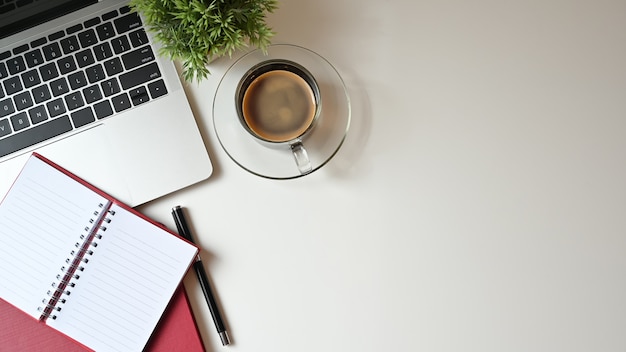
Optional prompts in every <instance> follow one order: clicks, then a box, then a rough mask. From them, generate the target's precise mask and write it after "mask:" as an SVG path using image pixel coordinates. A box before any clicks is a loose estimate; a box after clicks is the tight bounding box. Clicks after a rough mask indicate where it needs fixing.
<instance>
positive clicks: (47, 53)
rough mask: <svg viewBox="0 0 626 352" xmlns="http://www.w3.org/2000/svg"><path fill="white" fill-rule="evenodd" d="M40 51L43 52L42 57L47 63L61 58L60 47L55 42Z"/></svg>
mask: <svg viewBox="0 0 626 352" xmlns="http://www.w3.org/2000/svg"><path fill="white" fill-rule="evenodd" d="M41 50H43V56H44V57H45V58H46V60H48V61H51V60H56V59H58V58H60V57H61V47H60V46H59V43H57V42H53V43H50V44H48V45H46V46H44V47H43V48H41Z"/></svg>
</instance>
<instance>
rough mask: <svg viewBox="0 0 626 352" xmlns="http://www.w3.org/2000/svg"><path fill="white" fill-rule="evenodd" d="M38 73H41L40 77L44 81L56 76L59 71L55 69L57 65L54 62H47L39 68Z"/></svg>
mask: <svg viewBox="0 0 626 352" xmlns="http://www.w3.org/2000/svg"><path fill="white" fill-rule="evenodd" d="M39 73H40V74H41V79H42V80H43V81H44V82H45V81H49V80H51V79H53V78H57V77H58V76H59V71H58V70H57V65H55V63H54V62H49V63H47V64H45V65H43V66H41V67H40V68H39Z"/></svg>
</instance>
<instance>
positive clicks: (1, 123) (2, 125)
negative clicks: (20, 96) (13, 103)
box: [0, 119, 12, 137]
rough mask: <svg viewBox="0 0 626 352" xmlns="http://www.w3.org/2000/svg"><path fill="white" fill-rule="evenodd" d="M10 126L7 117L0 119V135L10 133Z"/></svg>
mask: <svg viewBox="0 0 626 352" xmlns="http://www.w3.org/2000/svg"><path fill="white" fill-rule="evenodd" d="M11 132H12V131H11V126H10V125H9V119H1V120H0V137H4V136H6V135H8V134H10V133H11Z"/></svg>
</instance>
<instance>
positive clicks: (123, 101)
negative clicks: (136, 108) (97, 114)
mask: <svg viewBox="0 0 626 352" xmlns="http://www.w3.org/2000/svg"><path fill="white" fill-rule="evenodd" d="M111 102H112V103H113V108H114V109H115V112H120V111H124V110H126V109H128V108H130V99H128V94H126V93H122V94H120V95H116V96H114V97H113V98H111Z"/></svg>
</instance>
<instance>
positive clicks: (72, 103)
mask: <svg viewBox="0 0 626 352" xmlns="http://www.w3.org/2000/svg"><path fill="white" fill-rule="evenodd" d="M65 105H66V106H67V109H68V110H76V109H78V108H80V107H82V106H84V105H85V101H84V100H83V96H82V94H80V92H74V93H70V94H68V95H66V96H65Z"/></svg>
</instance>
